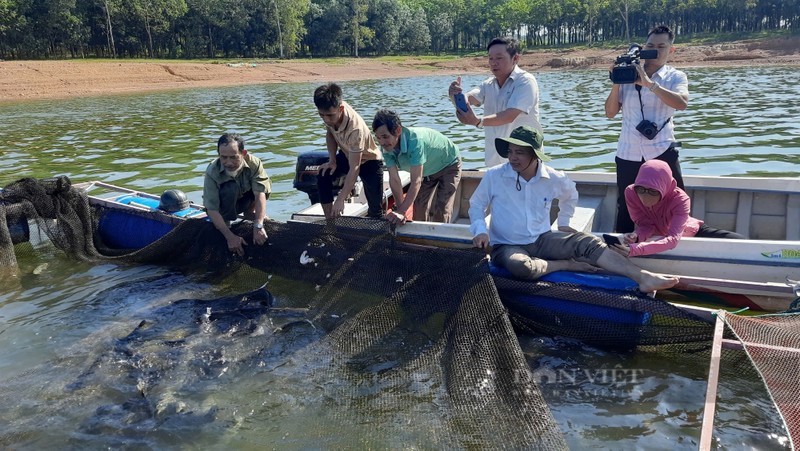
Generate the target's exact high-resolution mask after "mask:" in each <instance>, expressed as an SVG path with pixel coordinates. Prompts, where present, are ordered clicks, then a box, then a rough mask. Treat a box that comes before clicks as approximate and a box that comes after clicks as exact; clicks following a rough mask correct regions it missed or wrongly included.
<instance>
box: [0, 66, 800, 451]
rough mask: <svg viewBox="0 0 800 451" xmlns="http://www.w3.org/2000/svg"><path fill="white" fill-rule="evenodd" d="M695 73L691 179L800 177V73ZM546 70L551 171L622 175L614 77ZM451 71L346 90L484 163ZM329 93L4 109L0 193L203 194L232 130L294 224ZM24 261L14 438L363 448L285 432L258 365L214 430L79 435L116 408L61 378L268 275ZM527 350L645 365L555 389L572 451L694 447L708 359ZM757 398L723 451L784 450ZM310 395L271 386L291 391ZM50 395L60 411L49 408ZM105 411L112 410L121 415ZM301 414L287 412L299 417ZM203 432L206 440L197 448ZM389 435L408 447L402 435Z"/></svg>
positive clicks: (736, 393) (9, 356) (1, 418)
mask: <svg viewBox="0 0 800 451" xmlns="http://www.w3.org/2000/svg"><path fill="white" fill-rule="evenodd" d="M687 73H688V75H689V79H690V82H691V85H690V89H691V92H692V97H691V100H690V105H689V109H688V110H687V111H685V112H679V113H678V114H677V115H676V119H675V121H676V124H677V134H678V136H679V139H680V140H681V141H682V142H683V143H684V146H683V149H682V151H681V158H682V166H683V170H684V173H686V174H705V175H731V176H745V175H748V176H769V175H774V176H782V177H798V176H800V126H798V123H797V120H798V118H800V104H799V103H798V102H797V100H796V99H798V98H800V85H798V84H797V83H796V78H797V69H794V68H781V67H762V68H755V69H687ZM536 76H537V79H538V81H539V86H540V90H541V98H542V100H541V116H542V123H543V125H544V127H545V140H546V146H547V147H546V151H547V152H548V154H550V155H552V156H553V157H554V158H553V162H552V165H553V166H555V167H556V168H559V169H565V170H591V171H609V172H610V171H613V169H614V163H613V160H614V158H613V153H614V147H615V142H616V139H617V136H618V133H619V120H618V119H617V120H609V119H607V118H605V115H604V113H603V102H604V100H605V97H606V95H607V92H608V89H609V82H608V81H607V80H606V79H605V73H604V72H603V71H570V72H548V73H540V74H536ZM463 78H464V84H465V86H473V85H474V84H476V83H477V82H479V81H480V80H481V79H482V78H483V77H481V76H465V77H463ZM450 81H451V78H450V77H441V76H433V77H421V78H409V79H388V80H376V81H361V82H347V83H342V87H343V89H344V92H345V98H346V100H347V101H349V102H350V103H351V104H352V105H353V106H354V107H355V108H356V110H357V111H359V112H360V113H361V114H362V115H363V116H364V117H365V118H367V121H368V122H370V120H371V117H372V115H373V114H374V112H375V111H376V110H377V109H378V108H392V109H395V110H396V111H397V112H398V113H399V114H400V116H401V117H402V118H403V120H404V123H405V125H418V126H429V127H432V128H435V129H438V130H440V131H442V132H444V133H445V134H447V135H448V136H450V137H451V138H452V139H453V140H454V141H456V142H457V143H458V144H459V146H460V147H461V149H462V153H463V156H464V162H465V164H464V166H465V167H467V168H475V167H480V166H481V165H482V162H483V155H482V143H483V138H482V134H481V132H480V131H479V130H476V129H475V128H474V127H468V126H463V125H460V124H458V122H457V121H456V120H455V119H454V117H453V108H452V106H451V105H450V103H449V101H448V100H447V97H446V90H447V86H448V84H449V83H450ZM315 87H316V85H313V84H285V85H277V84H273V85H263V86H249V87H236V88H225V89H207V90H190V91H175V92H163V93H156V94H146V95H131V96H114V97H98V98H86V99H74V100H64V101H42V102H33V103H24V104H13V105H0V118H2V119H0V186H4V185H6V184H8V183H10V182H12V181H14V180H17V179H18V178H21V177H49V176H53V175H62V174H63V175H67V176H69V177H71V178H72V180H73V181H87V180H103V181H106V182H109V183H112V184H116V185H121V186H126V187H129V188H134V189H140V190H143V191H148V192H152V193H156V194H157V193H160V192H162V191H163V190H165V189H168V188H179V189H182V190H183V191H185V192H186V193H187V194H188V195H189V197H190V199H191V200H193V201H195V202H200V201H201V190H202V180H203V171H204V169H205V167H206V165H207V164H208V162H209V161H210V160H211V159H213V157H214V156H215V153H216V149H215V142H216V138H217V137H218V136H219V135H220V134H221V133H223V132H225V131H237V132H239V133H241V134H242V135H243V136H244V137H245V139H246V141H247V147H248V149H249V150H250V151H251V152H253V153H255V154H256V155H258V156H259V157H260V158H261V159H262V160H263V161H264V163H265V166H266V168H267V172H268V173H269V175H270V176H271V178H272V180H273V194H272V197H271V198H270V201H269V205H268V212H269V214H270V216H271V217H272V218H273V219H276V220H286V219H288V218H289V216H290V215H291V213H292V212H294V211H297V210H299V209H301V208H302V207H304V206H305V205H306V203H307V198H306V196H305V194H302V193H297V192H295V191H294V190H293V188H292V178H293V175H294V162H295V159H296V157H297V155H298V154H299V153H302V152H305V151H309V150H323V149H324V128H323V126H322V123H321V120H320V119H319V117H318V116H317V115H316V110H315V109H314V106H313V102H312V98H311V97H312V92H313V89H314V88H315ZM20 268H21V272H22V275H21V277H20V278H19V279H17V280H8V279H4V280H3V281H2V282H0V396H2V399H0V402H2V404H3V406H4V409H3V410H4V413H0V446H3V447H8V446H10V447H17V446H20V445H21V446H23V447H30V448H60V447H61V445H63V439H64V438H65V437H68V438H70V439H71V443H73V445H76V446H77V444H81V445H88V446H91V447H100V446H117V447H119V446H123V447H124V446H145V447H154V448H163V447H179V446H181V444H184V445H185V444H187V443H188V444H189V446H192V444H194V446H203V447H206V446H208V447H212V448H224V447H230V446H236V445H238V446H256V445H275V444H279V443H284V444H287V443H294V446H296V447H317V446H319V447H329V446H330V447H344V446H347V445H348V444H350V446H354V445H355V444H357V443H359V441H358V439H357V437H356V438H353V436H352V434H358V432H357V431H347V432H345V431H330V436H331V439H330V441H328V442H327V443H323V444H317V445H316V446H315V445H314V443H311V442H303V441H299V442H287V441H283V442H281V437H283V438H284V439H285V437H286V435H284V434H287V435H288V434H289V433H290V432H288V431H291V433H294V434H295V436H297V435H298V434H299V435H302V434H301V433H300V431H302V424H289V423H287V422H285V418H284V422H281V421H280V415H277V416H276V415H269V414H267V413H265V411H264V405H263V399H264V397H266V394H265V393H262V391H264V390H267V389H266V388H265V387H264V385H263V384H257V383H256V382H253V381H252V380H250V379H249V378H248V377H247V376H248V375H249V376H254V374H255V373H248V372H247V371H244V372H243V373H242V375H240V376H239V377H238V378H236V379H235V380H233V381H229V382H227V384H226V385H223V386H222V387H217V386H215V387H214V390H215V393H216V395H215V399H214V404H215V405H218V406H223V409H222V410H221V411H220V412H218V413H217V414H216V417H215V420H214V421H211V424H210V425H209V424H205V423H203V424H194V423H190V424H177V425H172V426H170V425H161V427H160V429H159V430H160V434H156V435H155V436H153V437H149V438H148V440H146V441H144V442H143V441H141V440H140V438H141V436H144V435H147V433H146V432H145V431H136V430H130V429H127V430H125V433H124V434H122V436H121V437H117V438H115V439H113V440H111V439H109V438H107V437H105V438H104V436H103V435H100V436H98V437H96V438H93V439H87V438H86V437H78V436H77V435H80V434H79V433H78V432H75V431H76V430H78V429H80V430H82V431H85V430H87V426H86V422H87V421H89V420H88V419H89V418H92V417H93V416H96V415H97V414H98V412H101V411H102V409H101V406H98V405H96V404H95V405H93V404H92V403H91V402H82V401H86V399H83V398H78V399H75V397H74V396H71V397H67V396H66V395H64V396H62V395H60V393H61V391H60V388H63V386H64V385H67V384H69V383H70V381H74V380H75V379H78V378H80V376H81V372H82V371H84V370H85V369H86V368H87V366H90V365H91V362H92V361H95V360H97V359H98V358H99V356H101V355H103V353H104V352H105V351H107V350H108V349H109V347H111V346H112V344H113V341H114V339H115V338H119V337H122V336H125V335H127V333H129V332H130V324H131V321H133V320H136V319H137V318H141V317H144V316H147V314H148V313H150V312H152V311H153V310H154V309H157V308H159V307H161V306H165V305H168V304H169V303H170V302H172V301H174V300H176V299H182V298H202V299H208V298H214V297H217V296H222V295H227V294H230V293H236V292H243V291H248V290H251V289H253V288H255V287H257V286H259V285H261V284H262V283H263V282H264V281H261V280H258V281H256V280H247V279H246V278H243V277H236V276H233V277H231V278H229V279H227V280H226V281H224V282H223V283H221V284H216V285H213V286H212V285H209V284H207V283H203V282H199V281H197V280H195V279H194V278H193V277H191V276H186V275H181V274H174V273H170V272H168V271H166V270H165V269H163V268H158V267H151V266H143V267H136V268H132V267H120V266H117V265H111V264H105V265H89V264H84V263H76V262H73V261H69V260H67V259H66V258H65V257H63V256H61V255H60V254H59V253H58V252H57V251H55V250H53V249H52V248H51V247H49V246H47V245H46V244H44V245H40V246H38V247H37V249H36V252H34V253H25V254H24V255H22V256H21V257H20ZM522 344H523V349H524V350H525V351H526V355H528V357H529V360H530V361H531V365H532V367H540V366H543V365H544V366H549V367H552V368H561V369H573V370H574V369H578V368H614V367H617V368H638V369H643V371H644V373H643V376H642V377H641V378H640V379H637V380H636V381H624V383H622V384H615V385H614V386H613V390H610V389H609V386H608V385H607V384H606V385H604V384H602V383H598V381H597V380H595V379H592V378H589V379H584V380H581V379H580V378H577V380H576V379H569V380H567V381H564V383H563V384H556V385H554V386H548V387H544V389H543V392H544V394H545V397H546V398H547V400H548V402H550V403H551V409H552V410H553V413H554V415H555V417H556V419H557V420H558V421H559V423H560V425H561V426H562V430H564V432H565V434H566V436H567V441H568V443H569V444H570V445H571V447H573V448H585V447H610V448H634V447H640V448H648V449H696V446H697V441H698V438H699V427H700V421H701V420H700V419H699V416H700V413H701V412H702V407H703V396H704V390H705V373H706V371H707V360H706V359H705V356H696V357H692V356H681V357H665V356H663V355H661V354H659V353H637V354H635V355H631V354H613V353H607V352H603V351H599V350H596V349H593V348H587V347H585V346H581V345H579V344H577V343H573V342H569V341H564V340H559V339H539V338H532V337H522ZM245 357H246V356H243V357H242V358H245ZM195 382H196V381H195ZM182 383H183V384H184V385H182V386H181V388H182V389H187V387H188V388H192V385H191V384H189V385H186V381H185V380H184V381H182ZM195 388H197V390H198V391H200V390H207V389H208V388H209V387H208V386H207V385H205V386H195ZM98 390H101V391H102V387H101V388H98ZM754 390H758V388H757V384H756V385H755V386H753V385H751V384H750V383H749V382H747V381H741V382H740V383H739V384H738V385H737V384H735V385H734V386H733V388H732V389H730V391H728V392H726V393H724V396H725V401H724V402H722V406H721V413H720V414H719V415H718V419H719V420H720V421H721V425H720V426H718V428H717V440H718V442H717V443H718V444H719V446H721V447H723V448H729V449H736V448H742V447H747V448H751V447H753V448H776V447H783V446H785V439H784V438H783V437H782V436H781V433H780V429H778V432H777V433H775V432H774V429H775V424H774V419H770V418H768V416H769V414H768V413H766V412H768V410H767V409H766V407H764V406H760V405H758V403H753V402H750V400H749V399H748V394H749V393H751V392H752V391H754ZM16 394H18V396H17V395H16ZM250 394H254V395H253V396H250ZM259 395H263V396H261V398H259ZM295 395H296V394H294V393H289V392H288V391H287V392H283V393H278V394H275V393H270V396H272V397H275V396H282V397H283V398H282V399H284V401H285V399H286V398H289V397H291V396H295ZM187 396H192V395H187ZM109 398H111V397H110V396H109ZM91 399H94V398H91ZM37 401H39V402H46V403H47V404H48V405H49V407H45V406H37V405H35V404H36V402H37ZM203 402H210V401H207V400H206V401H203V400H200V399H198V400H197V403H198V405H202V403H203ZM277 405H282V406H286V405H287V404H286V403H284V404H280V403H278V404H277ZM289 405H291V403H289ZM106 408H108V407H106ZM64 412H69V413H64ZM107 416H108V417H113V416H114V412H108V415H107ZM299 417H301V416H300V415H296V416H289V418H291V419H292V421H297V418H299ZM120 423H121V424H124V421H123V420H120ZM114 424H115V423H113V422H112V423H111V425H114ZM221 424H222V425H224V426H220V425H221ZM231 425H234V426H233V427H232V426H231ZM117 426H119V425H117ZM108 427H111V426H108ZM89 429H91V428H89ZM123 429H124V428H123ZM201 431H203V432H202V433H201ZM137 434H138V435H137ZM126 437H127V438H126ZM187 437H192V438H191V440H189V441H188V442H187V441H185V440H187ZM350 440H352V441H350ZM386 443H387V444H394V445H398V443H396V442H392V441H391V440H389V441H387V442H386ZM412 443H414V442H412ZM416 443H424V442H416ZM203 444H205V446H204V445H203ZM406 445H408V444H406ZM290 446H291V445H290ZM387 446H388V445H387Z"/></svg>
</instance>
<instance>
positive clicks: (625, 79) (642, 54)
mask: <svg viewBox="0 0 800 451" xmlns="http://www.w3.org/2000/svg"><path fill="white" fill-rule="evenodd" d="M656 58H658V50H642V46H640V45H639V44H631V46H630V48H629V49H628V52H627V53H623V54H622V55H620V56H618V57H617V60H616V61H614V67H613V68H612V69H611V72H610V73H609V74H608V78H610V79H611V81H612V82H614V83H616V84H620V85H622V84H629V83H633V82H635V81H636V80H637V79H638V78H639V73H638V72H636V65H637V64H639V60H654V59H656ZM651 139H652V138H651Z"/></svg>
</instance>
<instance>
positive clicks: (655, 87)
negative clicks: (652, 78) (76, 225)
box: [647, 82, 661, 92]
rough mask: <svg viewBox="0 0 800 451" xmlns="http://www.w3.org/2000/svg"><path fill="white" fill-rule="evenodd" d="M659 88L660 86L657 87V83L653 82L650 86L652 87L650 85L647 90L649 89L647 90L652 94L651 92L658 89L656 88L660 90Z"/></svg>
mask: <svg viewBox="0 0 800 451" xmlns="http://www.w3.org/2000/svg"><path fill="white" fill-rule="evenodd" d="M660 87H661V85H659V84H658V83H656V82H653V84H652V85H650V87H649V88H647V89H649V90H650V92H653V91H655V90H656V89H658V88H660Z"/></svg>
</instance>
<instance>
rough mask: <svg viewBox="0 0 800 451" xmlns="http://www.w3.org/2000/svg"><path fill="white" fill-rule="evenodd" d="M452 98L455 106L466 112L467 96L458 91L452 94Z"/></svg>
mask: <svg viewBox="0 0 800 451" xmlns="http://www.w3.org/2000/svg"><path fill="white" fill-rule="evenodd" d="M453 99H454V100H455V101H456V108H458V109H459V110H461V111H463V112H465V113H466V112H467V110H468V109H469V107H468V106H467V98H466V96H464V93H463V92H459V93H458V94H456V95H455V96H453Z"/></svg>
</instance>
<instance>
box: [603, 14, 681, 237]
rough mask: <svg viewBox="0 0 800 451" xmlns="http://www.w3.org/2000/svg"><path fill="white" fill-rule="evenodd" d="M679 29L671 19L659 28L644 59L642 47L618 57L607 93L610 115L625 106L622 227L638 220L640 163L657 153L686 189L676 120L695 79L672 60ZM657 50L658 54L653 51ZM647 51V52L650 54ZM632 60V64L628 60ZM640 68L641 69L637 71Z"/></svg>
mask: <svg viewBox="0 0 800 451" xmlns="http://www.w3.org/2000/svg"><path fill="white" fill-rule="evenodd" d="M674 40H675V34H674V33H673V32H672V30H670V29H669V28H668V27H666V26H665V25H659V26H657V27H655V28H653V29H652V30H651V31H650V33H648V35H647V44H645V47H644V49H643V51H642V54H643V55H642V58H641V61H644V64H640V61H639V58H638V56H639V52H638V49H634V48H632V49H631V51H629V52H628V54H627V55H623V56H621V57H619V58H617V62H616V64H615V65H614V66H613V67H612V69H611V74H610V76H611V79H612V81H613V82H614V84H613V85H612V87H611V93H610V94H609V95H608V98H607V99H606V104H605V108H606V116H607V117H608V118H609V119H610V118H613V117H615V116H616V115H617V114H618V113H619V112H620V111H622V132H621V133H620V137H619V143H618V144H617V153H616V158H615V162H616V166H617V193H618V196H617V226H616V231H617V232H622V233H628V232H632V231H633V221H632V220H631V217H630V214H629V213H628V207H627V206H626V205H625V197H624V193H625V188H626V187H627V186H628V185H630V184H632V183H633V182H634V181H635V180H636V175H637V174H638V173H639V167H641V165H642V164H643V163H644V162H645V161H647V160H652V159H658V160H663V161H665V162H666V163H667V164H669V167H670V168H671V169H672V175H673V177H674V178H675V180H676V181H677V182H678V186H679V187H680V188H681V189H683V177H682V175H681V166H680V161H679V160H678V157H679V155H678V149H677V147H679V146H680V143H678V142H676V140H675V126H674V123H673V121H672V116H673V114H675V110H685V109H686V107H687V105H688V104H689V81H688V79H687V78H686V74H685V73H684V72H682V71H679V70H677V69H675V68H673V67H672V66H668V65H667V60H668V59H669V56H670V55H671V54H672V53H673V52H674V51H675V47H673V45H672V44H673V42H674ZM649 50H655V51H656V52H657V56H656V57H651V55H647V54H646V53H648V52H647V51H649ZM645 56H647V58H645ZM628 63H630V64H628ZM634 70H635V75H633V71H634ZM629 73H630V74H631V75H632V76H627V75H628V74H629Z"/></svg>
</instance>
